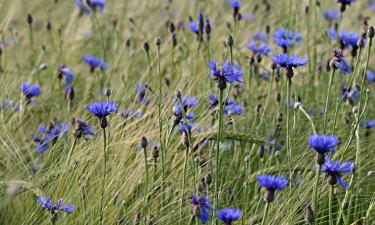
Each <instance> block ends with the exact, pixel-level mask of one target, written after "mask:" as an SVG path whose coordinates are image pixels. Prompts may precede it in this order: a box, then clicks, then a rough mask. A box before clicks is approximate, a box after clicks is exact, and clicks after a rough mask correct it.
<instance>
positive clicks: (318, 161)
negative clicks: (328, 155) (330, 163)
mask: <svg viewBox="0 0 375 225" xmlns="http://www.w3.org/2000/svg"><path fill="white" fill-rule="evenodd" d="M315 161H316V164H318V165H323V164H324V162H325V157H324V155H323V154H320V153H316V155H315Z"/></svg>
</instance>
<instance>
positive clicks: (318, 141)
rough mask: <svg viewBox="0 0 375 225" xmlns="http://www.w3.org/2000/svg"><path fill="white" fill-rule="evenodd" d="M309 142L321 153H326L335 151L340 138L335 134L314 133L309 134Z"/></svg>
mask: <svg viewBox="0 0 375 225" xmlns="http://www.w3.org/2000/svg"><path fill="white" fill-rule="evenodd" d="M307 143H308V145H309V146H310V147H311V148H313V149H314V150H315V151H317V152H318V153H319V154H322V155H324V154H326V153H328V152H332V153H334V147H336V146H337V145H338V144H339V140H338V139H337V137H335V136H326V135H317V134H313V135H310V136H309V140H308V142H307Z"/></svg>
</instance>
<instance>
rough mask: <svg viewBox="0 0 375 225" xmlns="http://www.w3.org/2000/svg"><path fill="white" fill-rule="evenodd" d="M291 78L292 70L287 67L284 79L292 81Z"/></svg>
mask: <svg viewBox="0 0 375 225" xmlns="http://www.w3.org/2000/svg"><path fill="white" fill-rule="evenodd" d="M293 76H294V72H293V68H292V67H290V66H288V67H287V68H286V77H287V78H288V79H292V77H293Z"/></svg>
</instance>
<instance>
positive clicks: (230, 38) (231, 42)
mask: <svg viewBox="0 0 375 225" xmlns="http://www.w3.org/2000/svg"><path fill="white" fill-rule="evenodd" d="M227 45H228V46H229V47H232V46H233V37H232V35H229V37H228V39H227Z"/></svg>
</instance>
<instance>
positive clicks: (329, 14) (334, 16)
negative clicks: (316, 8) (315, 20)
mask: <svg viewBox="0 0 375 225" xmlns="http://www.w3.org/2000/svg"><path fill="white" fill-rule="evenodd" d="M323 17H324V19H325V20H327V21H328V22H330V23H336V22H339V20H340V11H338V10H325V11H324V12H323Z"/></svg>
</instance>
